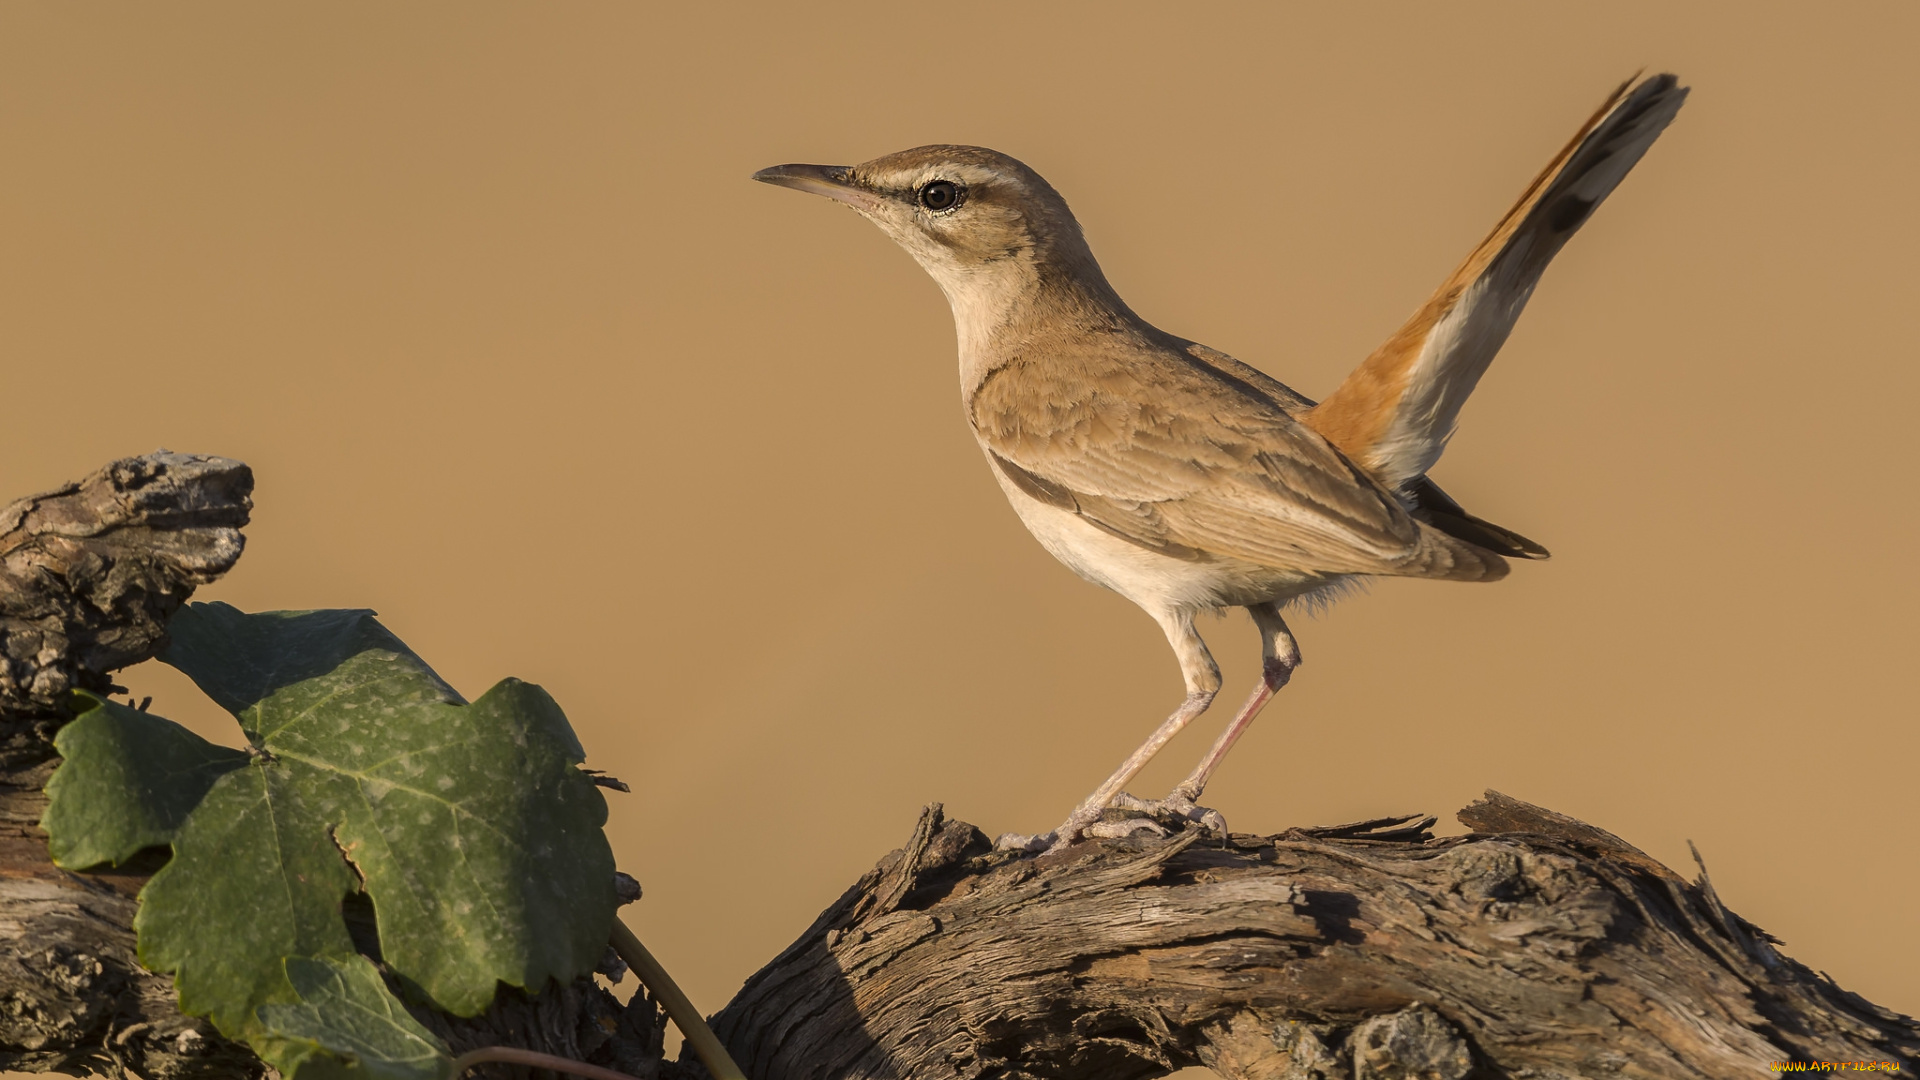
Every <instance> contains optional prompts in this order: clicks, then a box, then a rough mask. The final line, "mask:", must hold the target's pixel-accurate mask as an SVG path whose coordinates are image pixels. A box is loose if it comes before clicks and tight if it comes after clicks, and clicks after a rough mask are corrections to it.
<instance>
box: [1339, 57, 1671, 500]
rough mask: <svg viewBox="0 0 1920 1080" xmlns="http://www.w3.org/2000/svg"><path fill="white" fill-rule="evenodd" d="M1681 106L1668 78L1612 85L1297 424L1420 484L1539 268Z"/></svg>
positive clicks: (1396, 481) (1370, 467) (1393, 484)
mask: <svg viewBox="0 0 1920 1080" xmlns="http://www.w3.org/2000/svg"><path fill="white" fill-rule="evenodd" d="M1686 97H1687V89H1686V88H1685V87H1683V86H1680V85H1679V83H1678V82H1677V80H1675V78H1674V77H1673V76H1672V75H1655V76H1653V77H1652V78H1649V79H1644V80H1640V81H1638V82H1636V81H1634V80H1628V81H1627V82H1625V83H1623V84H1621V86H1620V88H1619V89H1617V90H1615V91H1614V92H1613V94H1612V96H1610V97H1608V98H1607V100H1606V103H1605V104H1603V105H1602V106H1601V107H1600V110H1599V111H1598V112H1596V113H1594V115H1593V117H1592V119H1590V120H1588V121H1587V122H1586V124H1585V125H1584V126H1582V127H1581V128H1580V130H1579V132H1578V133H1576V134H1575V135H1574V137H1573V140H1572V141H1571V142H1569V143H1568V144H1567V146H1566V148H1565V149H1563V150H1561V151H1560V153H1559V155H1558V156H1556V157H1555V158H1554V159H1553V160H1552V161H1551V162H1548V164H1547V167H1546V169H1545V171H1543V172H1542V173H1541V174H1540V175H1539V177H1538V178H1536V179H1535V180H1534V182H1533V183H1532V185H1530V186H1529V187H1528V188H1527V190H1526V192H1525V193H1523V194H1522V195H1521V196H1520V201H1519V202H1518V203H1516V204H1515V205H1514V207H1513V209H1512V210H1509V211H1508V212H1507V216H1506V217H1504V218H1502V219H1501V221H1500V224H1499V225H1497V226H1495V227H1494V230H1493V232H1492V233H1490V234H1489V235H1488V236H1487V238H1486V239H1485V240H1483V241H1481V243H1480V246H1479V247H1477V248H1475V249H1474V251H1473V254H1471V255H1469V256H1467V260H1466V262H1464V263H1462V264H1461V265H1460V268H1459V269H1458V270H1455V271H1454V272H1453V275H1452V276H1451V277H1449V278H1447V280H1446V282H1445V284H1443V285H1441V286H1440V290H1439V291H1438V292H1436V293H1435V294H1434V295H1433V298H1432V299H1430V300H1428V301H1427V303H1426V304H1425V306H1423V307H1422V308H1421V309H1420V310H1419V311H1417V312H1415V313H1414V315H1413V318H1411V319H1409V320H1408V321H1407V324H1406V325H1405V326H1403V327H1401V328H1400V331H1399V332H1398V333H1396V334H1394V336H1393V337H1392V338H1390V339H1388V341H1387V343H1386V344H1384V345H1382V346H1380V348H1379V349H1378V350H1376V351H1375V352H1374V354H1373V355H1372V356H1369V357H1368V358H1367V359H1366V361H1365V362H1364V363H1362V364H1361V365H1360V366H1359V368H1357V369H1355V371H1354V372H1353V374H1351V375H1349V376H1347V379H1346V381H1345V382H1343V383H1341V384H1340V387H1339V389H1337V390H1335V391H1334V392H1333V393H1332V394H1331V395H1330V396H1328V398H1327V399H1326V400H1325V401H1323V402H1321V403H1320V404H1319V405H1317V406H1315V407H1314V408H1313V409H1311V410H1309V411H1308V412H1307V413H1306V414H1305V415H1304V417H1303V419H1305V421H1306V422H1307V423H1308V424H1310V425H1311V426H1312V427H1313V428H1314V429H1315V430H1317V431H1319V432H1320V434H1322V435H1323V436H1325V437H1326V438H1327V440H1328V441H1329V442H1331V443H1333V444H1334V445H1335V446H1337V447H1339V448H1340V450H1341V451H1342V452H1343V453H1345V454H1346V455H1347V456H1348V457H1349V458H1351V459H1353V460H1354V461H1355V462H1357V463H1358V464H1360V466H1361V467H1362V468H1365V469H1366V470H1367V471H1368V472H1369V473H1371V474H1372V475H1373V476H1374V478H1375V479H1377V480H1379V481H1380V482H1381V483H1382V484H1383V485H1385V486H1386V487H1388V488H1391V489H1404V488H1405V487H1406V486H1407V485H1408V484H1409V483H1411V482H1414V481H1416V480H1418V479H1419V478H1420V477H1421V476H1423V475H1424V474H1425V473H1426V471H1427V470H1428V469H1430V468H1432V467H1433V464H1434V462H1435V461H1438V460H1439V458H1440V452H1441V451H1442V450H1444V449H1445V448H1446V444H1447V439H1448V438H1449V437H1451V436H1452V434H1453V428H1454V424H1455V422H1456V420H1457V418H1458V417H1459V414H1460V407H1461V406H1462V405H1464V404H1465V403H1466V400H1467V396H1468V395H1469V394H1471V393H1472V392H1473V388H1474V385H1475V384H1476V383H1478V382H1479V381H1480V376H1481V374H1482V373H1484V372H1485V371H1486V369H1487V365H1488V364H1489V363H1491V362H1492V361H1493V356H1494V354H1495V353H1496V352H1498V351H1499V350H1500V346H1501V345H1502V344H1504V343H1505V342H1506V340H1507V333H1508V332H1509V331H1510V330H1512V329H1513V324H1514V322H1515V320H1517V319H1519V317H1520V312H1521V310H1522V309H1524V308H1525V307H1526V303H1527V298H1528V297H1529V296H1531V295H1532V293H1533V287H1534V285H1535V284H1536V283H1537V282H1538V281H1539V280H1540V275H1541V273H1542V272H1544V271H1545V270H1546V268H1547V263H1548V262H1550V261H1551V260H1552V259H1553V256H1554V255H1555V254H1556V253H1558V252H1559V250H1560V248H1561V246H1562V245H1564V244H1565V243H1566V242H1567V239H1568V238H1569V237H1571V236H1572V235H1573V234H1574V232H1575V231H1577V230H1578V229H1579V228H1580V226H1581V225H1582V224H1584V223H1585V222H1586V220H1587V217H1588V216H1589V215H1590V214H1592V213H1593V209H1594V207H1596V206H1598V205H1599V204H1600V201H1601V200H1602V199H1605V198H1606V197H1607V195H1608V194H1609V193H1611V192H1612V191H1613V189H1614V187H1615V186H1616V185H1618V184H1619V183H1620V181H1621V180H1622V179H1624V178H1625V177H1626V175H1627V172H1628V170H1630V169H1632V168H1633V166H1634V164H1635V163H1636V162H1638V161H1639V160H1640V158H1641V155H1643V154H1645V153H1646V152H1647V148H1648V147H1649V146H1652V145H1653V141H1654V140H1655V139H1657V138H1659V136H1660V133H1661V132H1662V131H1664V130H1665V129H1666V126H1667V124H1668V123H1669V122H1671V121H1672V120H1673V117H1674V114H1675V113H1677V112H1678V111H1679V110H1680V106H1681V104H1682V103H1683V102H1685V100H1686Z"/></svg>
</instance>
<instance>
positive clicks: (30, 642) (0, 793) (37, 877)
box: [0, 450, 260, 1077]
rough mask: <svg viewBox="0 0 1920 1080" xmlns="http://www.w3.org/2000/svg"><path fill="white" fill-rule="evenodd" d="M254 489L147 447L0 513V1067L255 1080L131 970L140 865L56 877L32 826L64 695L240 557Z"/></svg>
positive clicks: (107, 683) (216, 462)
mask: <svg viewBox="0 0 1920 1080" xmlns="http://www.w3.org/2000/svg"><path fill="white" fill-rule="evenodd" d="M252 491H253V475H252V473H251V472H250V471H249V470H248V469H247V467H246V466H245V465H242V464H241V463H240V462H237V461H230V460H228V459H226V458H217V457H202V456H198V455H193V454H175V453H169V452H168V451H165V450H162V451H158V452H155V453H152V454H147V455H145V456H144V457H135V458H125V459H122V460H120V461H116V462H113V463H112V464H110V465H108V466H107V467H106V468H103V469H101V470H100V471H98V472H96V473H94V474H93V475H92V476H89V477H87V478H86V479H85V480H82V481H80V482H78V483H74V484H68V485H66V486H64V487H61V488H58V489H56V490H53V491H49V492H47V493H45V494H43V495H35V496H32V497H30V498H26V499H21V500H20V501H18V502H15V503H12V504H10V505H8V506H7V507H6V508H5V509H0V1067H5V1068H13V1069H23V1070H32V1071H43V1070H50V1069H58V1070H61V1071H66V1072H83V1071H95V1072H109V1073H110V1072H116V1071H118V1070H120V1069H122V1068H131V1069H132V1070H134V1071H135V1072H137V1073H140V1074H142V1075H147V1076H153V1077H174V1076H185V1075H189V1074H193V1073H195V1072H197V1071H198V1070H199V1069H201V1068H206V1069H210V1070H212V1072H213V1073H215V1074H220V1075H230V1076H235V1077H241V1076H252V1075H256V1074H258V1073H259V1072H260V1066H259V1064H258V1062H256V1061H255V1060H254V1058H253V1056H252V1055H251V1054H249V1053H247V1051H246V1050H245V1049H244V1048H242V1047H238V1046H234V1045H233V1044H231V1043H228V1042H226V1041H225V1040H223V1039H221V1038H220V1037H219V1036H218V1035H216V1034H214V1032H213V1029H212V1028H211V1027H210V1026H207V1025H206V1024H204V1023H202V1022H200V1021H196V1020H191V1019H188V1018H186V1017H183V1016H181V1015H180V1014H179V1011H178V1010H177V1009H175V1008H174V1006H173V981H172V980H171V979H168V978H166V977H164V976H159V975H153V974H151V973H148V972H146V971H143V970H142V969H141V968H140V966H139V964H138V963H136V962H135V961H134V955H133V932H132V929H131V927H132V923H133V913H134V895H135V893H137V892H138V891H139V888H140V885H141V884H142V883H143V882H144V880H145V878H144V876H143V875H142V874H141V873H140V872H139V868H138V867H129V868H127V869H126V870H124V871H120V872H111V873H104V874H70V873H67V872H66V871H64V870H60V869H58V868H57V867H55V866H54V865H53V863H52V862H51V861H50V860H49V859H48V857H47V842H46V836H45V834H43V833H41V832H40V829H39V822H40V816H41V814H42V813H43V812H44V811H45V809H46V798H45V797H44V796H43V795H42V794H41V790H40V789H41V788H42V787H44V786H45V784H46V780H47V777H48V776H49V775H51V774H52V772H53V769H54V766H56V765H57V764H58V763H59V762H58V759H57V758H56V756H55V755H54V752H53V735H54V732H56V731H57V730H59V727H60V725H61V724H62V723H64V722H65V721H66V719H67V711H66V702H65V698H66V696H67V694H68V693H69V692H70V691H72V690H76V689H84V690H91V691H94V692H95V693H99V694H107V693H110V692H113V691H116V690H118V689H119V688H118V687H116V686H114V685H113V680H112V674H111V673H112V672H114V671H116V670H118V669H120V668H123V667H126V666H128V665H131V664H136V663H139V662H140V661H142V660H145V659H147V658H148V657H150V656H152V655H153V654H154V652H155V651H157V650H158V649H159V648H160V646H161V645H163V644H164V643H165V627H166V623H167V619H168V618H170V617H171V616H172V615H173V613H174V612H175V611H176V610H178V609H179V607H180V605H181V604H183V603H185V602H186V600H187V598H188V597H189V596H191V595H192V594H193V590H194V588H195V587H196V586H199V585H203V584H205V583H207V582H209V581H212V580H213V579H215V578H217V577H219V576H220V575H221V574H223V573H225V572H226V571H227V570H228V569H230V568H231V567H232V566H233V564H234V562H235V561H236V560H237V559H239V557H240V552H241V550H242V548H243V546H244V540H243V539H242V537H241V534H240V529H241V527H242V526H244V525H245V524H246V523H247V515H248V513H249V511H250V510H251V509H252V505H253V504H252V499H251V494H252Z"/></svg>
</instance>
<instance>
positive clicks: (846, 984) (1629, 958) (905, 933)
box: [715, 792, 1920, 1080]
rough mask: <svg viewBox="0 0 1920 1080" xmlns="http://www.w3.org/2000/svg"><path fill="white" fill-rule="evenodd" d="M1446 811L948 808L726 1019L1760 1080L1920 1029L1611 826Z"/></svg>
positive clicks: (1289, 1056) (962, 1068) (844, 1036)
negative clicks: (1149, 831)
mask: <svg viewBox="0 0 1920 1080" xmlns="http://www.w3.org/2000/svg"><path fill="white" fill-rule="evenodd" d="M1460 816H1461V819H1462V820H1463V821H1465V822H1466V823H1467V824H1468V826H1469V827H1470V828H1474V829H1477V830H1480V831H1477V832H1475V833H1472V834H1469V835H1466V836H1457V837H1446V838H1440V839H1434V838H1432V837H1430V836H1429V835H1428V833H1427V832H1426V828H1427V826H1430V825H1431V823H1432V821H1433V819H1432V818H1426V819H1423V820H1420V821H1418V822H1417V823H1416V822H1414V819H1411V818H1403V819H1385V820H1381V821H1375V822H1363V823H1359V824H1357V825H1354V826H1346V827H1341V828H1336V829H1318V830H1316V829H1295V830H1291V831H1289V832H1285V833H1281V834H1278V835H1276V836H1271V837H1263V836H1247V835H1238V834H1236V835H1234V836H1232V837H1228V838H1222V837H1218V836H1212V835H1208V834H1206V833H1204V832H1203V831H1202V830H1200V829H1198V828H1197V827H1195V828H1191V829H1187V830H1184V831H1181V832H1178V833H1175V834H1173V835H1170V836H1167V837H1164V838H1159V837H1155V838H1149V839H1139V838H1138V836H1139V835H1140V834H1136V838H1135V839H1129V840H1106V841H1102V840H1095V841H1088V842H1085V843H1081V844H1076V845H1074V846H1073V847H1070V848H1068V849H1066V850H1064V851H1061V852H1057V853H1053V854H1049V855H1043V856H1038V857H1034V856H1029V855H1025V854H1013V853H995V852H991V851H990V850H989V847H988V844H987V841H986V838H985V837H984V836H982V835H981V834H980V833H979V831H978V830H976V829H975V828H974V827H973V826H971V825H968V824H966V823H965V822H958V821H946V820H945V819H944V817H943V816H942V814H941V812H940V809H939V808H938V807H937V806H936V807H932V808H930V809H929V810H928V811H927V813H926V814H925V815H924V816H923V817H922V819H921V821H920V824H919V826H918V828H917V829H916V831H915V833H914V836H913V839H912V841H911V842H910V843H909V844H908V845H907V847H906V848H904V849H902V850H901V851H897V852H895V853H893V854H892V855H890V856H889V857H888V858H887V859H886V860H885V861H883V862H882V863H881V864H880V865H879V866H878V867H876V868H875V869H874V870H873V871H872V872H870V873H869V874H867V876H866V877H865V878H863V879H862V880H861V881H860V882H859V883H858V884H857V885H855V886H854V887H853V888H851V889H849V890H848V891H847V893H846V894H845V895H844V896H842V897H841V899H840V900H839V901H838V902H837V903H836V904H835V905H834V906H833V907H831V908H829V909H828V910H827V911H826V912H825V913H824V914H822V915H821V916H820V918H819V919H818V920H817V921H816V922H815V923H814V925H813V926H812V927H811V928H810V929H808V931H807V932H806V933H805V934H804V935H802V936H801V938H800V939H799V940H798V941H796V942H795V943H794V944H793V945H792V946H790V947H789V948H788V949H787V950H786V951H785V952H783V953H782V954H781V955H780V956H779V957H777V958H775V959H774V961H773V962H772V963H770V964H768V965H767V967H765V968H763V969H762V970H761V971H760V972H759V973H758V974H756V975H755V976H754V977H753V978H752V979H750V980H749V981H748V982H747V984H746V986H745V987H743V988H742V990H741V992H740V994H739V995H738V996H737V997H736V998H735V999H734V1001H733V1003H732V1004H730V1005H728V1006H727V1008H726V1009H725V1010H724V1011H723V1012H722V1013H721V1014H720V1015H719V1016H718V1017H717V1018H716V1019H715V1027H716V1029H717V1030H718V1031H719V1032H720V1035H721V1037H722V1039H723V1040H725V1041H726V1043H727V1045H728V1047H729V1048H730V1049H731V1050H732V1051H733V1053H734V1055H735V1056H736V1057H737V1058H738V1059H739V1060H740V1062H741V1063H742V1065H743V1066H744V1067H745V1068H746V1069H747V1071H748V1073H749V1075H750V1076H753V1077H756V1078H759V1077H766V1078H774V1077H778V1078H782V1080H806V1078H813V1077H887V1078H890V1080H909V1078H910V1080H934V1078H947V1077H956V1078H957V1077H974V1076H1034V1077H1059V1078H1079V1077H1088V1078H1092V1077H1101V1078H1109V1080H1125V1078H1129V1077H1150V1076H1157V1075H1160V1074H1163V1073H1165V1072H1167V1071H1169V1070H1171V1069H1174V1068H1178V1067H1182V1066H1189V1065H1197V1064H1204V1065H1207V1066H1209V1067H1211V1068H1213V1069H1214V1070H1215V1071H1216V1072H1219V1073H1220V1074H1221V1075H1223V1076H1226V1077H1228V1078H1229V1080H1234V1078H1240V1077H1247V1078H1268V1077H1274V1078H1281V1077H1299V1078H1308V1077H1327V1078H1332V1077H1368V1076H1374V1077H1390V1076H1409V1077H1411V1076H1421V1077H1440V1078H1445V1080H1458V1078H1461V1077H1466V1076H1535V1077H1575V1076H1578V1077H1589V1076H1591V1077H1675V1076H1705V1077H1751V1076H1754V1075H1756V1074H1757V1073H1763V1072H1766V1071H1767V1066H1768V1063H1769V1062H1772V1061H1779V1060H1787V1059H1793V1060H1802V1061H1804V1060H1838V1061H1857V1060H1880V1061H1888V1060H1895V1061H1900V1062H1902V1063H1907V1064H1909V1065H1910V1063H1911V1062H1912V1061H1913V1060H1914V1057H1915V1055H1916V1053H1920V1025H1916V1024H1915V1022H1914V1021H1912V1020H1911V1019H1909V1018H1906V1017H1902V1016H1899V1015H1896V1014H1894V1013H1891V1012H1888V1011H1886V1010H1884V1009H1880V1008H1877V1007H1876V1006H1873V1005H1872V1004H1870V1003H1868V1002H1866V1001H1864V1000H1862V999H1860V998H1858V997H1856V996H1854V995H1851V994H1849V993H1847V992H1846V991H1843V990H1841V989H1840V988H1839V987H1837V986H1835V985H1833V984H1832V983H1831V982H1830V981H1828V980H1826V979H1825V978H1824V977H1823V976H1819V975H1816V974H1814V973H1813V972H1811V971H1809V970H1808V969H1806V968H1805V967H1803V966H1801V965H1800V964H1797V963H1795V962H1793V961H1792V960H1790V959H1788V958H1786V957H1785V956H1783V955H1781V954H1780V953H1779V952H1778V951H1777V950H1775V949H1774V947H1773V944H1774V943H1773V942H1772V941H1771V940H1770V939H1768V937H1767V936H1766V935H1765V934H1764V933H1762V932H1761V931H1759V930H1757V929H1755V928H1754V927H1752V926H1751V925H1749V924H1747V923H1746V922H1744V921H1743V920H1741V919H1740V918H1739V917H1738V916H1736V915H1733V914H1732V913H1731V912H1729V911H1728V910H1727V909H1726V908H1725V907H1724V906H1723V905H1721V903H1720V901H1719V899H1718V898H1717V897H1716V896H1715V895H1714V893H1713V890H1712V886H1711V884H1710V883H1709V882H1708V881H1707V880H1706V878H1705V875H1704V871H1703V872H1702V875H1701V878H1700V880H1699V882H1698V883H1697V884H1689V883H1688V882H1686V881H1684V880H1683V879H1681V878H1680V877H1679V876H1678V875H1676V874H1674V873H1673V872H1672V871H1671V870H1668V869H1667V868H1666V867H1664V866H1661V865H1660V864H1659V863H1658V862H1656V861H1654V860H1653V859H1651V858H1649V857H1648V856H1646V855H1645V854H1643V853H1641V852H1639V851H1637V850H1635V849H1634V848H1632V847H1631V846H1630V845H1628V844H1626V843H1625V842H1624V841H1621V840H1620V839H1619V838H1617V837H1614V836H1612V835H1611V834H1609V833H1606V832H1604V831H1602V830H1599V829H1595V828H1593V827H1591V826H1588V825H1585V824H1583V823H1581V822H1578V821H1575V820H1573V819H1571V818H1567V817H1564V816H1562V815H1559V814H1554V813H1552V812H1551V811H1546V810H1542V809H1540V808H1539V807H1534V806H1531V805H1529V804H1527V803H1523V802H1520V801H1519V800H1516V799H1511V798H1508V797H1506V796H1503V795H1500V794H1498V793H1495V792H1489V793H1488V795H1487V798H1486V799H1485V800H1484V801H1482V802H1479V803H1475V804H1474V805H1473V806H1470V807H1468V808H1467V809H1465V810H1463V811H1461V815H1460Z"/></svg>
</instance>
